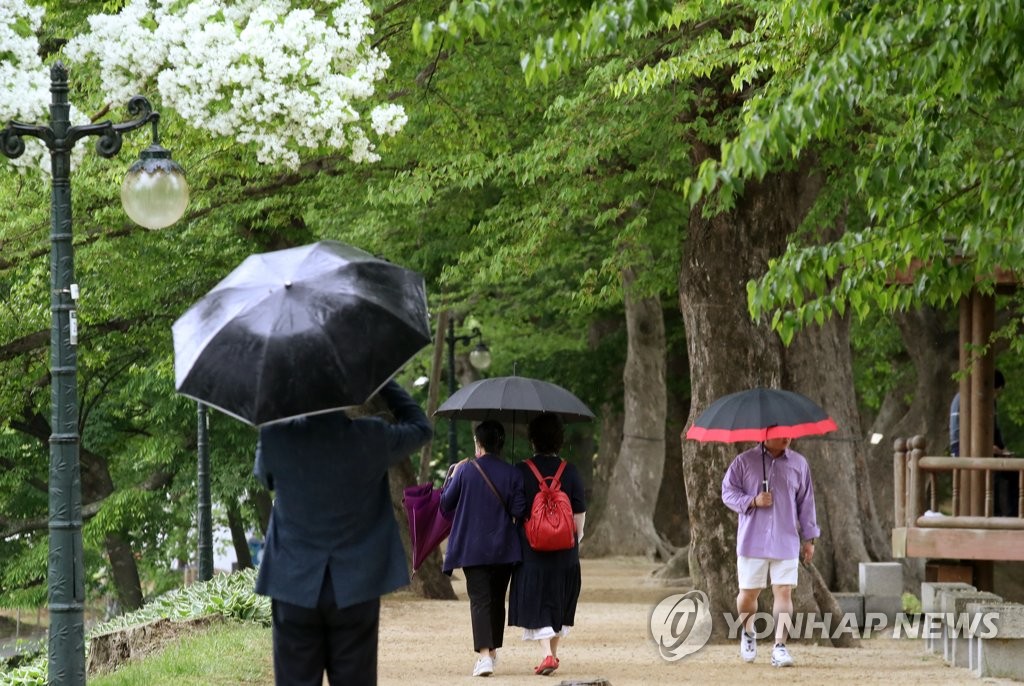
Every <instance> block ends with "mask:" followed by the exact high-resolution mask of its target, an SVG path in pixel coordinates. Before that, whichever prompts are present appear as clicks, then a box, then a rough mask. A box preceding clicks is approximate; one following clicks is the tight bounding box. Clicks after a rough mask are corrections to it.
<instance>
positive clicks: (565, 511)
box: [523, 460, 576, 552]
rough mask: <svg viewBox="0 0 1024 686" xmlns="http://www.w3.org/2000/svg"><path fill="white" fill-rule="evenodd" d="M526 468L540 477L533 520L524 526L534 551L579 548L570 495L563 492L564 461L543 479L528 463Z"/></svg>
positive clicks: (532, 511) (531, 509)
mask: <svg viewBox="0 0 1024 686" xmlns="http://www.w3.org/2000/svg"><path fill="white" fill-rule="evenodd" d="M526 466H527V467H529V468H530V471H532V472H533V475H534V476H535V477H537V483H538V484H539V485H540V490H539V491H537V495H535V496H534V497H533V505H532V506H531V507H530V518H529V519H527V520H526V522H525V523H524V524H523V529H524V530H525V531H526V540H527V542H528V543H529V544H530V547H531V548H533V549H534V550H537V551H541V552H546V551H551V550H568V549H569V548H572V547H573V546H575V545H576V522H575V520H574V519H573V518H572V505H571V504H570V503H569V496H567V495H566V494H565V491H563V490H562V482H561V478H562V472H563V471H564V470H565V460H562V463H561V464H560V465H558V471H557V472H555V475H554V476H549V477H543V476H541V474H540V470H538V469H537V466H536V465H534V464H533V460H527V461H526Z"/></svg>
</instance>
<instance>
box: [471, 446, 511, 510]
mask: <svg viewBox="0 0 1024 686" xmlns="http://www.w3.org/2000/svg"><path fill="white" fill-rule="evenodd" d="M470 462H472V463H473V466H474V467H476V468H477V471H479V472H480V476H482V477H483V478H484V481H486V482H487V485H488V486H490V487H491V493H493V494H494V497H495V498H497V499H498V502H499V503H501V509H503V510H505V512H508V506H506V505H505V499H504V498H502V497H501V493H498V489H497V488H495V486H494V482H493V481H491V477H489V476H487V472H485V471H484V468H483V467H481V466H480V463H479V462H477V461H476V460H475V459H473V460H470Z"/></svg>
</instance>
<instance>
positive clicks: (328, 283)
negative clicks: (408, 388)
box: [173, 241, 430, 426]
mask: <svg viewBox="0 0 1024 686" xmlns="http://www.w3.org/2000/svg"><path fill="white" fill-rule="evenodd" d="M173 332H174V371H175V387H176V388H177V390H178V392H179V393H181V394H182V395H187V396H189V397H191V398H195V399H196V400H200V401H202V402H204V403H207V404H209V405H212V406H214V407H216V408H217V409H219V410H221V411H223V412H225V413H227V414H229V415H232V416H233V417H236V418H238V419H241V420H242V421H244V422H247V423H249V424H253V425H256V426H259V425H261V424H266V423H269V422H273V421H278V420H281V419H287V418H289V417H295V416H299V415H305V414H313V413H317V412H327V411H330V410H336V409H339V408H342V407H347V406H352V405H360V404H362V403H364V402H366V400H367V399H369V397H370V396H371V395H373V394H374V393H375V392H376V391H377V389H379V388H380V387H381V386H382V385H383V384H384V383H385V382H387V380H388V379H389V378H391V376H393V375H394V373H395V372H396V371H398V370H399V369H400V368H401V367H402V365H403V364H405V363H406V362H407V361H408V360H409V358H411V357H412V356H413V355H414V354H416V352H417V351H419V350H420V349H421V348H422V347H423V346H425V345H426V344H427V343H428V342H430V325H429V323H428V321H427V301H426V292H425V288H424V284H423V277H422V276H420V275H419V274H417V273H416V272H413V271H409V270H407V269H404V268H402V267H399V266H397V265H394V264H391V263H390V262H387V261H385V260H381V259H378V258H376V257H374V256H373V255H370V254H369V253H366V252H363V251H362V250H359V249H358V248H354V247H352V246H349V245H345V244H344V243H339V242H337V241H320V242H319V243H313V244H311V245H305V246H301V247H298V248H290V249H287V250H278V251H275V252H269V253H263V254H260V255H252V256H250V257H248V258H247V259H246V260H245V261H244V262H242V264H240V265H239V266H238V267H237V268H236V269H235V270H234V271H232V272H231V273H230V274H229V275H228V276H227V277H226V278H225V279H224V280H222V281H221V282H220V283H218V284H217V285H216V286H214V288H213V290H211V291H210V292H209V293H207V294H206V295H205V296H203V298H202V299H201V300H199V302H197V303H196V304H195V305H193V306H192V307H191V308H189V310H188V311H187V312H185V314H184V315H182V316H181V317H180V318H179V319H178V320H177V321H176V322H175V323H174V327H173Z"/></svg>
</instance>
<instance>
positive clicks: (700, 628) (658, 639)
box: [651, 591, 711, 662]
mask: <svg viewBox="0 0 1024 686" xmlns="http://www.w3.org/2000/svg"><path fill="white" fill-rule="evenodd" d="M651 637H652V638H654V642H655V643H657V644H658V653H659V654H660V655H661V657H662V659H663V660H666V661H668V662H675V661H676V660H681V659H683V658H684V657H686V656H687V655H691V654H693V653H695V652H697V651H698V650H700V649H701V648H703V647H704V646H705V645H706V644H707V642H708V640H709V639H710V638H711V607H710V603H709V602H708V596H707V594H706V593H704V591H690V592H689V593H681V594H677V595H671V596H669V597H667V598H665V599H664V600H662V601H661V602H660V603H658V604H657V605H656V606H655V607H654V611H653V612H651Z"/></svg>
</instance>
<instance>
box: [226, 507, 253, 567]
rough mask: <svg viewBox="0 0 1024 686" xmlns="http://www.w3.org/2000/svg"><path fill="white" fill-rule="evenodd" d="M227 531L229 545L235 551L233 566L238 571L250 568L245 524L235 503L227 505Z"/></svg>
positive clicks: (250, 560) (250, 555)
mask: <svg viewBox="0 0 1024 686" xmlns="http://www.w3.org/2000/svg"><path fill="white" fill-rule="evenodd" d="M227 510H228V530H229V531H231V545H232V547H233V548H234V549H235V559H236V560H238V562H237V563H236V564H235V566H236V567H237V568H238V569H249V568H250V567H252V552H251V551H250V550H249V537H248V536H247V535H246V533H245V522H244V521H243V519H242V512H241V511H240V510H239V508H238V502H237V501H231V502H229V503H228V507H227Z"/></svg>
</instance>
